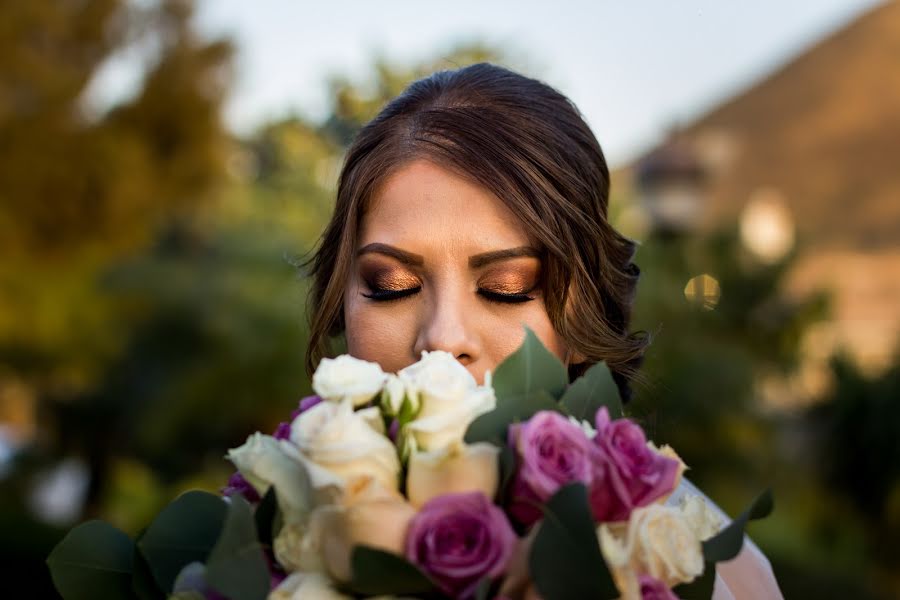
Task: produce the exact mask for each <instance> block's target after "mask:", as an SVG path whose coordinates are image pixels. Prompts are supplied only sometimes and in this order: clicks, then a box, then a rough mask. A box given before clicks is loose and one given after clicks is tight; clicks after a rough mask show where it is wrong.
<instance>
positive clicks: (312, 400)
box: [291, 395, 322, 420]
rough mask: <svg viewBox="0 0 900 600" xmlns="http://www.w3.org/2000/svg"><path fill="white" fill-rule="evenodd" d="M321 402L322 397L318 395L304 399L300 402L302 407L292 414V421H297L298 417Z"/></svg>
mask: <svg viewBox="0 0 900 600" xmlns="http://www.w3.org/2000/svg"><path fill="white" fill-rule="evenodd" d="M321 401H322V398H321V397H320V396H316V395H312V396H306V397H304V398H302V399H301V400H300V405H299V406H298V407H297V410H295V411H294V412H293V413H292V414H291V420H293V419H296V418H297V415H299V414H300V413H304V412H306V411H308V410H309V409H311V408H312V407H313V406H315V405H316V404H318V403H320V402H321Z"/></svg>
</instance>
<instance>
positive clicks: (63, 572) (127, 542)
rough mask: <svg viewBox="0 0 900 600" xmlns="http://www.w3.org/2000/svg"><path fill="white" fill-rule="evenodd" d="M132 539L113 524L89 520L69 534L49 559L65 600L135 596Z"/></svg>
mask: <svg viewBox="0 0 900 600" xmlns="http://www.w3.org/2000/svg"><path fill="white" fill-rule="evenodd" d="M133 551H134V544H133V543H132V541H131V539H129V537H128V536H127V535H125V534H124V533H122V532H121V531H119V530H118V529H116V528H115V527H113V526H112V525H109V524H107V523H104V522H102V521H88V522H87V523H83V524H81V525H79V526H78V527H76V528H75V529H73V530H72V531H70V532H69V534H68V535H66V537H65V538H64V539H63V540H62V541H61V542H60V543H59V544H58V545H57V546H56V548H54V549H53V552H51V553H50V556H48V557H47V566H48V567H50V573H51V575H52V576H53V583H54V584H55V585H56V588H57V589H58V590H59V591H60V593H61V594H62V596H63V598H65V600H81V599H84V600H88V599H91V598H99V599H109V600H117V599H119V598H128V597H130V596H131V573H132V566H131V556H132V553H133Z"/></svg>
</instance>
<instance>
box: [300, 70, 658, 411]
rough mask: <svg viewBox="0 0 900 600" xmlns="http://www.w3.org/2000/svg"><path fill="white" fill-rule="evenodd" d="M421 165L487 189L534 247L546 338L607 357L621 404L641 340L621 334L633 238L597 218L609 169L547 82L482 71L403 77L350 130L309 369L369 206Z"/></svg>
mask: <svg viewBox="0 0 900 600" xmlns="http://www.w3.org/2000/svg"><path fill="white" fill-rule="evenodd" d="M418 158H426V159H429V160H431V161H433V162H435V163H437V164H440V165H441V166H443V167H445V168H448V169H451V170H453V171H454V172H455V173H457V174H459V175H461V176H463V177H466V178H468V179H470V180H471V181H474V182H475V183H477V184H479V185H481V186H483V187H485V188H486V189H488V190H490V191H491V192H492V193H493V194H494V195H496V196H497V197H498V198H499V199H500V200H502V201H503V202H504V203H505V204H506V205H507V206H508V207H509V208H510V209H511V210H512V211H513V212H514V213H515V214H516V215H518V217H519V218H520V219H521V221H522V223H523V224H524V226H525V228H526V230H527V231H528V232H529V234H530V236H531V237H533V238H534V239H535V240H537V241H538V242H539V243H540V244H541V245H542V247H543V248H542V252H543V257H542V258H543V267H542V271H543V277H542V287H543V296H544V302H545V305H546V309H547V312H548V315H549V318H550V322H551V323H552V324H553V326H554V328H555V329H556V331H557V332H558V333H559V334H560V336H561V337H562V338H563V339H564V340H565V341H566V343H567V346H568V347H569V349H570V350H571V351H573V352H577V353H578V354H581V355H582V356H584V357H585V358H586V362H585V363H579V364H577V365H572V367H571V368H570V377H575V376H577V375H579V374H581V373H582V372H583V371H584V370H585V369H586V368H587V367H588V366H590V365H591V364H593V363H595V362H598V361H605V362H606V364H607V365H608V366H609V368H610V370H611V371H612V372H613V375H614V377H615V379H616V383H617V384H618V385H619V388H620V391H621V392H622V396H623V399H624V400H627V399H628V398H629V397H630V395H631V390H630V387H629V386H628V380H629V379H630V378H633V377H634V376H635V374H636V370H637V368H638V367H639V366H640V363H641V361H642V358H643V354H644V350H645V348H646V346H647V344H648V343H649V341H650V337H649V335H648V334H647V333H646V332H637V333H629V332H628V325H629V320H630V317H631V307H632V304H633V302H634V295H635V288H636V285H637V282H638V277H639V275H640V270H639V269H638V267H637V265H635V264H634V263H633V262H632V259H633V257H634V253H635V250H636V244H635V242H633V241H631V240H629V239H627V238H625V237H623V236H622V235H621V234H619V233H618V232H617V231H616V230H615V229H613V227H612V226H611V225H610V224H609V221H608V220H607V204H608V199H609V169H608V167H607V165H606V160H605V158H604V156H603V152H602V150H601V149H600V145H599V144H598V142H597V139H596V138H595V137H594V134H593V133H592V132H591V130H590V128H589V127H588V126H587V124H586V123H585V121H584V119H583V118H582V116H581V114H580V113H579V111H578V109H577V108H576V107H575V105H574V104H573V103H572V102H571V101H570V100H569V99H568V98H566V97H565V96H563V95H562V94H561V93H559V92H558V91H556V90H555V89H553V88H552V87H550V86H548V85H547V84H545V83H542V82H540V81H537V80H535V79H531V78H528V77H525V76H523V75H520V74H518V73H515V72H513V71H510V70H508V69H505V68H503V67H499V66H496V65H492V64H487V63H479V64H475V65H471V66H468V67H464V68H460V69H456V70H449V71H439V72H436V73H433V74H432V75H430V76H428V77H425V78H423V79H420V80H418V81H415V82H413V83H412V84H410V85H409V87H407V88H406V90H405V91H404V92H403V93H402V94H400V95H399V96H398V97H397V98H395V99H394V100H392V101H391V102H390V103H388V104H387V105H386V106H385V107H384V108H383V109H382V110H381V112H380V113H379V114H378V115H377V116H376V117H375V118H374V119H372V121H370V122H369V123H368V124H367V125H366V126H365V127H363V128H362V130H361V131H360V132H359V134H358V135H357V137H356V139H355V140H354V142H353V144H352V145H351V146H350V148H349V150H348V152H347V155H346V158H345V160H344V165H343V168H342V170H341V174H340V177H339V179H338V189H337V202H336V205H335V210H334V214H333V216H332V218H331V222H330V223H329V224H328V226H327V228H326V229H325V232H324V234H323V236H322V239H321V242H320V245H319V247H318V249H317V251H316V253H315V254H314V255H313V256H312V258H311V259H310V260H309V261H307V263H306V264H307V265H309V264H311V269H310V274H311V276H312V277H313V285H312V289H311V291H310V296H311V298H310V300H311V301H310V305H309V306H310V314H309V317H310V326H311V329H310V340H309V347H308V349H307V356H306V367H307V370H308V371H309V372H310V373H311V372H312V371H313V369H314V367H315V365H316V364H317V363H318V361H319V359H321V358H322V357H323V356H325V355H327V354H328V352H329V350H330V349H329V337H330V336H335V335H339V334H340V333H342V332H343V330H344V319H343V293H344V287H345V285H346V281H347V276H348V271H349V269H350V267H351V264H352V259H353V254H354V252H355V250H356V243H357V237H356V236H357V229H358V227H359V224H360V220H361V218H362V214H363V211H364V210H365V207H366V205H367V202H368V199H369V198H370V197H371V196H372V194H373V193H374V191H375V190H376V188H377V187H378V185H379V184H380V183H381V182H383V181H384V180H385V178H386V177H387V176H388V175H389V174H391V173H392V172H394V171H395V170H397V169H398V167H400V166H402V165H403V164H405V163H408V162H409V161H411V160H414V159H418Z"/></svg>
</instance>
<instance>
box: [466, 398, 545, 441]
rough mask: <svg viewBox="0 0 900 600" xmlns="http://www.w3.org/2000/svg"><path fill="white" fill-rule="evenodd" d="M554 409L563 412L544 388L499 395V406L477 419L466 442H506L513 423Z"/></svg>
mask: <svg viewBox="0 0 900 600" xmlns="http://www.w3.org/2000/svg"><path fill="white" fill-rule="evenodd" d="M542 410H552V411H554V412H561V407H560V405H559V403H558V402H557V401H556V400H554V399H553V397H552V396H550V395H549V394H548V393H547V392H545V391H544V390H534V391H532V392H530V393H528V394H527V395H523V396H504V397H502V398H501V397H500V396H498V397H497V406H496V408H494V410H492V411H491V412H489V413H487V414H483V415H481V416H480V417H478V418H477V419H475V420H474V421H473V422H472V423H471V424H470V425H469V428H468V429H467V430H466V438H465V439H466V442H467V443H469V444H474V443H475V442H491V443H494V444H499V445H502V444H505V443H506V436H507V430H508V429H509V426H510V425H512V424H513V423H518V422H521V421H526V420H528V419H530V418H531V417H532V415H534V414H535V413H536V412H538V411H542Z"/></svg>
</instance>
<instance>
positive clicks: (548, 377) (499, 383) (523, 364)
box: [492, 326, 569, 399]
mask: <svg viewBox="0 0 900 600" xmlns="http://www.w3.org/2000/svg"><path fill="white" fill-rule="evenodd" d="M568 379H569V376H568V373H567V372H566V367H565V366H564V365H563V364H562V362H560V360H559V359H558V358H556V356H554V355H553V353H552V352H550V351H549V350H547V348H546V347H545V346H544V344H542V343H541V340H540V339H538V337H537V336H536V335H535V334H534V331H532V330H531V329H530V328H529V327H527V326H526V327H525V340H524V341H523V342H522V345H521V346H519V348H518V349H517V350H516V351H515V352H513V353H512V354H510V355H509V356H508V357H506V359H505V360H504V361H503V362H502V363H500V365H499V366H498V367H497V370H496V371H495V372H494V374H493V378H492V385H493V387H494V391H495V393H496V394H497V398H498V399H501V398H504V399H505V398H511V397H521V396H530V395H531V394H533V393H534V392H536V391H544V392H546V393H548V394H549V395H550V396H552V397H553V398H554V399H558V398H559V397H560V396H561V395H562V393H563V391H564V390H565V388H566V384H567V383H568Z"/></svg>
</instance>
